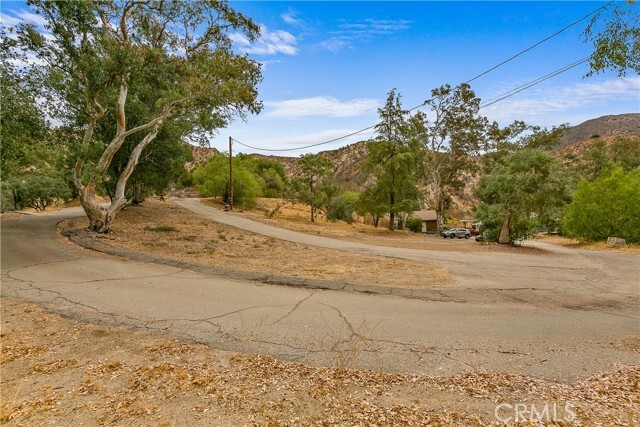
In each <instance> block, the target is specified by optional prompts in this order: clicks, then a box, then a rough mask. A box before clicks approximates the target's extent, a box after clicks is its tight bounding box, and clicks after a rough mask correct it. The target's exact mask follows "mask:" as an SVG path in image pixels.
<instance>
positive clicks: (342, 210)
mask: <svg viewBox="0 0 640 427" xmlns="http://www.w3.org/2000/svg"><path fill="white" fill-rule="evenodd" d="M356 203H358V193H354V192H351V191H347V192H346V193H344V194H341V195H339V196H336V197H333V198H332V199H331V201H330V202H329V207H328V208H327V219H328V220H329V221H344V222H346V223H347V224H351V223H352V222H353V212H354V211H355V208H356Z"/></svg>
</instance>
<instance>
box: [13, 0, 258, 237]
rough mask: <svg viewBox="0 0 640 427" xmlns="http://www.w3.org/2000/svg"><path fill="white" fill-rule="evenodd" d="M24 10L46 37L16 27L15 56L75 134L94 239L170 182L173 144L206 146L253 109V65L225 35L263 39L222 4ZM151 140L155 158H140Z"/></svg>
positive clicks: (179, 157) (76, 4)
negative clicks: (29, 64) (33, 61)
mask: <svg viewBox="0 0 640 427" xmlns="http://www.w3.org/2000/svg"><path fill="white" fill-rule="evenodd" d="M29 5H30V6H31V8H32V10H33V12H35V13H36V14H38V15H39V19H41V20H42V21H45V24H44V26H45V27H46V28H48V30H49V31H50V32H51V36H50V37H48V36H47V37H46V36H45V35H44V34H40V33H39V32H38V31H37V29H36V28H37V27H36V26H35V25H33V24H28V23H24V24H21V25H19V26H18V28H17V36H18V37H17V39H18V40H19V43H18V46H17V48H16V49H15V51H21V52H25V53H30V54H34V55H35V56H36V57H37V58H38V59H40V60H41V61H40V63H41V64H46V65H37V66H36V67H35V68H36V69H37V71H38V72H39V74H40V76H42V85H41V86H40V87H39V88H38V89H39V90H38V91H37V92H35V93H34V96H35V97H37V96H42V97H44V98H46V99H47V102H46V103H44V104H45V105H47V106H48V107H49V113H50V115H51V117H53V118H55V119H57V120H59V121H62V122H63V123H64V124H65V125H68V126H69V127H74V128H76V129H83V130H84V135H83V137H82V143H81V145H82V146H81V147H80V148H77V149H73V150H69V152H70V153H71V152H75V153H78V154H79V155H78V156H77V157H76V159H74V160H77V161H78V162H77V163H76V165H77V167H74V171H75V175H76V176H75V179H74V184H75V185H76V187H77V189H78V190H79V194H80V196H81V198H82V201H83V203H82V206H83V208H84V209H85V212H86V213H87V216H88V217H89V220H90V228H91V229H92V230H94V231H98V232H107V231H108V230H109V229H110V228H111V221H112V220H113V218H114V217H115V216H116V214H117V213H118V212H119V211H120V209H122V208H123V207H124V206H125V205H126V203H127V198H129V197H130V198H134V199H136V198H144V196H145V195H146V194H148V193H149V192H152V191H157V190H158V189H159V188H161V187H163V186H165V185H166V183H167V180H168V179H169V178H171V179H175V178H177V177H178V176H179V174H180V172H179V167H180V166H181V165H179V163H182V162H183V160H184V155H183V153H182V152H181V151H180V149H179V148H178V145H177V144H178V141H179V140H181V139H183V140H190V141H204V140H206V139H207V138H208V137H209V136H210V135H211V134H212V133H213V132H215V131H216V129H219V128H221V127H224V126H226V125H228V124H229V123H230V122H232V121H233V120H235V119H237V118H245V117H246V115H247V114H248V113H258V112H259V111H260V110H261V108H262V104H261V102H259V101H258V100H257V96H258V92H257V85H258V83H259V82H260V81H261V79H262V76H261V71H260V64H259V63H258V62H257V61H255V60H252V59H250V58H249V56H248V55H239V54H236V53H235V52H234V51H233V48H232V47H233V46H232V40H231V37H230V34H232V33H234V34H235V33H242V34H244V36H246V37H247V39H248V40H249V41H253V40H255V39H256V38H257V37H258V36H259V30H260V29H259V27H258V25H257V24H255V23H254V22H253V21H251V19H249V18H248V17H246V16H244V15H243V14H241V13H238V12H236V11H235V10H233V9H232V8H231V7H230V6H229V4H228V3H227V2H224V1H223V2H218V1H207V0H193V1H181V0H165V1H153V2H147V1H128V2H113V1H107V2H102V1H98V2H96V1H90V2H84V1H72V2H68V1H48V0H31V1H30V2H29ZM113 23H117V24H119V25H113ZM3 45H4V43H3ZM162 140H164V142H165V143H164V144H163V143H162V142H159V143H158V141H162ZM152 142H154V143H158V145H157V148H156V149H155V150H150V149H146V147H147V146H148V145H149V144H151V143H152ZM96 148H99V151H97V153H96V152H95V151H96V150H95V149H96ZM81 153H84V154H87V155H86V156H83V155H81ZM67 162H68V161H67ZM112 162H113V164H112ZM154 162H155V163H156V164H155V165H154ZM146 163H148V164H147V165H145V164H146ZM143 165H145V166H143ZM136 167H139V171H138V173H137V174H136V175H135V176H132V174H133V172H134V170H135V169H136ZM129 180H131V181H130V182H128V181H129ZM127 183H128V184H129V185H128V186H127V185H126V184H127ZM102 185H104V186H105V188H106V189H107V190H108V191H109V192H110V193H112V195H113V196H114V197H113V198H112V200H111V204H110V205H109V206H102V205H100V204H98V203H97V202H95V200H94V195H95V194H96V192H97V191H98V190H99V187H100V186H102ZM248 193H250V190H249V189H248V190H247V194H248Z"/></svg>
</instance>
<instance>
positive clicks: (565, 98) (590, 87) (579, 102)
mask: <svg viewBox="0 0 640 427" xmlns="http://www.w3.org/2000/svg"><path fill="white" fill-rule="evenodd" d="M639 98H640V77H638V76H636V77H629V78H623V79H611V80H605V81H601V82H588V83H577V84H574V85H571V86H565V87H555V88H554V87H551V88H549V87H547V88H545V89H538V90H532V91H528V92H525V93H524V94H523V95H515V96H514V97H512V98H508V99H505V100H504V101H501V102H498V103H496V104H494V105H490V106H488V107H486V108H483V109H482V113H483V114H484V115H486V116H488V117H489V118H490V119H492V120H498V121H500V120H504V119H514V118H526V117H536V116H541V115H544V114H548V113H558V112H567V111H569V110H571V109H575V108H581V107H588V106H590V105H597V104H599V103H603V102H607V101H623V100H634V99H635V100H637V99H639ZM487 101H490V100H489V99H487Z"/></svg>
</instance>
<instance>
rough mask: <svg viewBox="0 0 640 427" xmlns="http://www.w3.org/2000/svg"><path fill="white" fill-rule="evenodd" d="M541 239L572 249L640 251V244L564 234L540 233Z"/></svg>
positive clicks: (637, 252)
mask: <svg viewBox="0 0 640 427" xmlns="http://www.w3.org/2000/svg"><path fill="white" fill-rule="evenodd" d="M540 239H541V240H542V241H543V242H547V243H553V244H554V245H559V246H564V247H565V248H572V249H587V250H597V251H612V252H630V253H636V254H639V253H640V245H634V244H627V246H616V247H612V246H608V245H607V242H584V241H581V240H577V239H571V238H569V237H564V236H554V235H546V234H543V235H540Z"/></svg>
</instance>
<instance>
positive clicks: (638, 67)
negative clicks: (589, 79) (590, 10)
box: [582, 0, 640, 76]
mask: <svg viewBox="0 0 640 427" xmlns="http://www.w3.org/2000/svg"><path fill="white" fill-rule="evenodd" d="M612 3H613V2H612ZM609 11H611V13H610V14H608V12H609ZM605 13H606V14H607V17H606V18H603V15H604V14H605ZM638 21H640V14H639V13H638V4H637V2H636V1H635V0H633V1H627V2H614V4H608V5H607V7H606V8H605V10H604V11H601V12H599V13H598V14H597V15H596V16H595V17H594V18H593V19H592V20H591V22H590V23H589V25H588V26H587V28H586V30H585V31H584V33H583V34H582V36H583V39H584V41H585V43H592V44H593V53H592V54H591V58H590V59H589V67H590V71H589V73H587V76H591V75H593V74H598V73H600V72H604V71H605V70H613V71H616V72H617V73H618V76H625V75H626V73H627V70H633V71H635V72H636V74H640V27H639V26H638Z"/></svg>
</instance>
